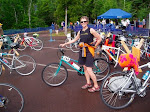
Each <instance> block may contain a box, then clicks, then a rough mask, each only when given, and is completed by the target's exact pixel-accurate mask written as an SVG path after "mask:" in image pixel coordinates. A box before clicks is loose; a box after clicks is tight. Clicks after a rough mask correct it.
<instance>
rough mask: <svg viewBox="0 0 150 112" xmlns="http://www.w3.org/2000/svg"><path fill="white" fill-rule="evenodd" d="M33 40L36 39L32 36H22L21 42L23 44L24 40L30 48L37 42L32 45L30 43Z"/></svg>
mask: <svg viewBox="0 0 150 112" xmlns="http://www.w3.org/2000/svg"><path fill="white" fill-rule="evenodd" d="M33 40H36V39H35V38H33V37H24V38H23V41H22V44H23V42H24V41H25V42H26V43H27V45H28V46H30V47H31V48H32V46H36V45H38V44H37V43H36V44H35V45H33V44H32V43H33Z"/></svg>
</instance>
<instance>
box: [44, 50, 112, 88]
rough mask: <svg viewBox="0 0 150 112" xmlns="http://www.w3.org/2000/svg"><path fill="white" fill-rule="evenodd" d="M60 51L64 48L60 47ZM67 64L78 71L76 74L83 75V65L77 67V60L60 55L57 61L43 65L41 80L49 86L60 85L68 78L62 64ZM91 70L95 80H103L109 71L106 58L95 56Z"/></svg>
mask: <svg viewBox="0 0 150 112" xmlns="http://www.w3.org/2000/svg"><path fill="white" fill-rule="evenodd" d="M60 52H61V53H62V54H64V50H63V49H61V48H60ZM62 62H64V63H65V64H67V65H69V66H70V67H71V68H73V69H74V70H75V71H77V72H78V75H84V69H83V67H82V66H81V67H79V66H78V65H77V63H78V61H77V60H74V59H72V58H70V57H68V56H65V55H63V56H61V59H60V62H59V63H50V64H48V65H46V66H45V67H44V69H43V70H42V80H43V81H44V82H45V83H46V84H47V85H49V86H60V85H62V84H63V83H64V82H65V81H66V80H67V78H68V70H67V68H66V67H65V66H64V65H63V64H62ZM93 64H94V67H93V71H94V73H95V75H96V77H97V81H101V80H103V79H104V78H105V77H106V76H107V75H108V74H109V71H110V66H109V64H108V63H107V61H106V60H104V59H102V58H97V59H95V60H94V63H93Z"/></svg>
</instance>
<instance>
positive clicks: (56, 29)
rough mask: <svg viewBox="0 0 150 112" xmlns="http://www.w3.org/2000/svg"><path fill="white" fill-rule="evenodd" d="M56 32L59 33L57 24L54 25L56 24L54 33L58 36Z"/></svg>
mask: <svg viewBox="0 0 150 112" xmlns="http://www.w3.org/2000/svg"><path fill="white" fill-rule="evenodd" d="M58 31H59V26H58V24H57V23H56V24H55V32H56V35H58Z"/></svg>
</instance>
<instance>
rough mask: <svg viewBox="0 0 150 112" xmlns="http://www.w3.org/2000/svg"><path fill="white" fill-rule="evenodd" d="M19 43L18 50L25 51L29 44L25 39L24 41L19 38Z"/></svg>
mask: <svg viewBox="0 0 150 112" xmlns="http://www.w3.org/2000/svg"><path fill="white" fill-rule="evenodd" d="M18 43H19V48H18V50H20V51H23V50H25V49H26V47H27V44H26V42H25V41H24V42H23V41H22V40H18Z"/></svg>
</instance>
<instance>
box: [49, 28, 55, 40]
mask: <svg viewBox="0 0 150 112" xmlns="http://www.w3.org/2000/svg"><path fill="white" fill-rule="evenodd" d="M49 32H50V40H49V41H50V42H53V41H55V39H54V40H53V39H52V32H53V30H52V29H49Z"/></svg>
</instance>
